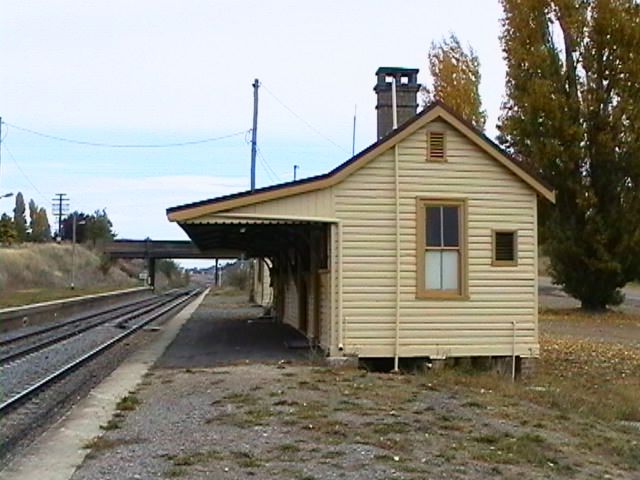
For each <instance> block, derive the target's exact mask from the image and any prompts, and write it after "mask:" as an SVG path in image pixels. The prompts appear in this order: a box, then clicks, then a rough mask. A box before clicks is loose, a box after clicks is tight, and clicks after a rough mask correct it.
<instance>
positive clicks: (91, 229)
mask: <svg viewBox="0 0 640 480" xmlns="http://www.w3.org/2000/svg"><path fill="white" fill-rule="evenodd" d="M85 220H86V228H85V232H86V238H85V240H86V241H87V242H90V243H91V244H92V246H93V247H94V248H95V247H96V245H101V244H104V243H105V242H110V241H111V240H113V239H114V238H115V237H116V233H115V232H114V231H113V223H111V220H110V219H109V216H108V215H107V211H106V210H105V209H102V210H96V211H95V212H94V213H93V214H92V215H90V216H89V217H87V218H86V219H85Z"/></svg>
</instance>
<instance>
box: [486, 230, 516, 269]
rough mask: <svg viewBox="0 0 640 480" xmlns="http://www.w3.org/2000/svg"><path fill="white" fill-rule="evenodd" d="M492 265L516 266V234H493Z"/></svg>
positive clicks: (496, 232) (499, 232) (497, 232)
mask: <svg viewBox="0 0 640 480" xmlns="http://www.w3.org/2000/svg"><path fill="white" fill-rule="evenodd" d="M492 263H493V265H494V266H515V265H517V264H518V235H517V232H513V231H509V232H505V231H494V232H493V262H492Z"/></svg>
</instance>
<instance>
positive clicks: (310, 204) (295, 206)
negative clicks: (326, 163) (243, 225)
mask: <svg viewBox="0 0 640 480" xmlns="http://www.w3.org/2000/svg"><path fill="white" fill-rule="evenodd" d="M230 212H233V213H239V214H249V215H253V214H258V215H259V214H263V215H275V216H292V217H331V216H333V199H332V198H331V189H330V188H327V189H324V190H318V191H315V192H307V193H301V194H298V195H293V196H291V197H286V198H279V199H276V200H270V201H268V202H264V203H258V204H255V205H248V206H246V207H240V208H234V209H233V210H230Z"/></svg>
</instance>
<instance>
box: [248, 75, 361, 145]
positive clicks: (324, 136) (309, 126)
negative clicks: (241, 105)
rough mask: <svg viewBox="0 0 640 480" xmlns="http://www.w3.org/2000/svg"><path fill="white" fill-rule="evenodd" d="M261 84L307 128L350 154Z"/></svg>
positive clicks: (262, 85)
mask: <svg viewBox="0 0 640 480" xmlns="http://www.w3.org/2000/svg"><path fill="white" fill-rule="evenodd" d="M260 86H261V87H263V88H264V89H265V90H266V92H267V93H268V94H269V95H271V96H272V97H273V99H274V100H275V101H276V102H278V103H279V104H280V105H281V106H282V107H283V108H284V109H286V110H287V111H288V112H289V113H291V114H292V115H293V116H294V117H296V118H297V119H298V120H300V121H301V122H302V123H304V124H305V125H306V126H307V128H309V129H311V130H312V131H314V132H315V133H316V134H317V135H319V136H320V137H322V138H324V139H325V140H326V141H327V142H329V143H331V144H332V145H333V146H334V147H337V148H339V149H340V150H341V151H342V152H343V153H346V154H349V152H348V151H347V150H346V149H344V148H343V147H342V145H340V144H338V143H336V142H334V141H333V140H332V139H331V138H329V137H327V136H326V135H325V134H324V133H322V132H321V131H320V130H318V129H317V128H316V127H314V126H313V125H311V124H310V123H309V122H307V121H306V120H305V119H304V118H302V117H301V116H300V115H298V114H297V113H296V112H294V111H293V110H292V109H291V108H290V107H288V106H287V105H286V104H285V103H284V102H283V101H282V100H280V99H279V98H278V96H277V95H276V94H275V93H273V92H272V91H271V90H269V88H268V87H267V86H266V85H265V84H264V83H261V84H260Z"/></svg>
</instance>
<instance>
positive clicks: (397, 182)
mask: <svg viewBox="0 0 640 480" xmlns="http://www.w3.org/2000/svg"><path fill="white" fill-rule="evenodd" d="M394 163H395V168H394V170H395V188H396V192H395V199H396V331H395V345H394V355H393V368H394V370H398V367H399V362H400V172H399V170H400V161H399V158H398V145H397V144H396V146H395V147H394Z"/></svg>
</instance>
